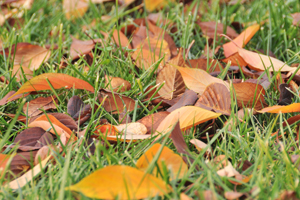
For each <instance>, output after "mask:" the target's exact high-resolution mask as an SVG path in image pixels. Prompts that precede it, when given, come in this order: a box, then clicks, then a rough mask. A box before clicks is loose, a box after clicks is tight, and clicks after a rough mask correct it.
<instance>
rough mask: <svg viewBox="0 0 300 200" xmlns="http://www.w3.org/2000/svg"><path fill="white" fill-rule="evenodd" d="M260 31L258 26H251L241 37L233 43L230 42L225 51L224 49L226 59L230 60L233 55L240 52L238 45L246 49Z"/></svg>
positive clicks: (224, 46)
mask: <svg viewBox="0 0 300 200" xmlns="http://www.w3.org/2000/svg"><path fill="white" fill-rule="evenodd" d="M258 30H259V25H258V24H255V25H252V26H249V27H248V28H247V29H246V30H244V31H243V32H242V33H241V34H240V35H239V36H237V37H236V38H235V39H234V40H233V41H230V42H228V43H226V44H224V45H223V49H224V55H225V57H226V58H228V57H229V56H231V55H232V54H234V53H236V52H238V47H237V46H236V45H238V46H239V47H244V46H245V45H246V44H247V43H248V42H249V41H250V39H251V38H252V37H253V36H254V35H255V33H256V32H257V31H258Z"/></svg>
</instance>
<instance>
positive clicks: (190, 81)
mask: <svg viewBox="0 0 300 200" xmlns="http://www.w3.org/2000/svg"><path fill="white" fill-rule="evenodd" d="M177 69H178V71H179V72H180V73H181V75H182V78H183V80H184V83H185V85H186V86H187V87H188V88H189V89H191V90H194V91H195V92H197V93H199V94H200V95H201V94H202V93H203V92H204V90H205V89H206V87H207V86H208V85H209V84H211V83H220V84H223V85H225V86H226V87H227V88H229V84H228V83H226V82H224V81H223V80H221V79H218V78H215V77H213V76H211V75H209V74H208V73H207V72H206V71H204V70H202V69H192V68H184V67H177Z"/></svg>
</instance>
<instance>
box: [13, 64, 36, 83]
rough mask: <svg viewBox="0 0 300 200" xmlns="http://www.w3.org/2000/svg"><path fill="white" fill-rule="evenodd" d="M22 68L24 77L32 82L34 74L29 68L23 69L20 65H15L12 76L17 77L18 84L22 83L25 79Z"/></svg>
mask: <svg viewBox="0 0 300 200" xmlns="http://www.w3.org/2000/svg"><path fill="white" fill-rule="evenodd" d="M21 68H22V70H23V71H24V75H25V77H26V79H27V80H30V79H32V78H33V76H32V75H33V72H32V71H31V70H30V69H29V68H28V67H25V66H22V67H21V66H20V65H14V66H13V71H12V76H16V79H17V81H18V82H20V81H21V80H23V79H24V77H23V72H22V70H21Z"/></svg>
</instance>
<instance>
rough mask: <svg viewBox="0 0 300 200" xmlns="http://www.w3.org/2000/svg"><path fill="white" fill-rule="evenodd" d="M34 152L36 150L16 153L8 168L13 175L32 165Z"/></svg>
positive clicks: (19, 173)
mask: <svg viewBox="0 0 300 200" xmlns="http://www.w3.org/2000/svg"><path fill="white" fill-rule="evenodd" d="M36 153H37V151H30V152H20V153H17V154H16V155H15V156H14V157H13V158H12V160H11V163H10V170H11V171H12V172H13V173H14V174H15V175H21V174H22V173H24V172H25V171H27V170H28V169H29V168H30V167H31V166H32V164H33V163H34V157H35V155H36Z"/></svg>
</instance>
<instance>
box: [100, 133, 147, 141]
mask: <svg viewBox="0 0 300 200" xmlns="http://www.w3.org/2000/svg"><path fill="white" fill-rule="evenodd" d="M150 138H152V135H133V134H127V135H115V136H114V135H108V136H106V139H107V140H108V141H125V142H136V141H139V140H145V139H150Z"/></svg>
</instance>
